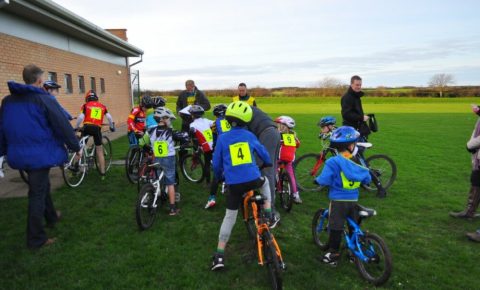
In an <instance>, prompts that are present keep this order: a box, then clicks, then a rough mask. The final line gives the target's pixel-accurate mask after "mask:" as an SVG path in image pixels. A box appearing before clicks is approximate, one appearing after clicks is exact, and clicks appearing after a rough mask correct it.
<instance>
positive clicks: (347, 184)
mask: <svg viewBox="0 0 480 290" xmlns="http://www.w3.org/2000/svg"><path fill="white" fill-rule="evenodd" d="M340 176H341V177H342V185H343V188H345V189H357V188H359V187H360V182H359V181H350V180H348V179H347V177H346V176H345V174H344V173H343V172H340Z"/></svg>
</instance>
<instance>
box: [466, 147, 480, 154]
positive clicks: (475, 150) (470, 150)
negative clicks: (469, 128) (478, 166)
mask: <svg viewBox="0 0 480 290" xmlns="http://www.w3.org/2000/svg"><path fill="white" fill-rule="evenodd" d="M466 148H467V151H468V152H470V153H472V154H475V152H477V150H478V149H470V148H468V146H467V147H466Z"/></svg>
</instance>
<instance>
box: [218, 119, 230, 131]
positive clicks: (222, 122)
mask: <svg viewBox="0 0 480 290" xmlns="http://www.w3.org/2000/svg"><path fill="white" fill-rule="evenodd" d="M220 126H221V127H222V132H228V131H230V129H232V126H230V123H228V121H227V120H220Z"/></svg>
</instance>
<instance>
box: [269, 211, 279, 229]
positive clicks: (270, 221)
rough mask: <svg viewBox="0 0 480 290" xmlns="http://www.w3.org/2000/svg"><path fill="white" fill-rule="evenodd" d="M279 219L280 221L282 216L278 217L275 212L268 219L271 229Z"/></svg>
mask: <svg viewBox="0 0 480 290" xmlns="http://www.w3.org/2000/svg"><path fill="white" fill-rule="evenodd" d="M279 221H280V218H279V217H277V216H276V215H275V214H272V216H271V217H270V219H269V220H268V227H269V228H271V229H274V228H275V227H276V226H277V224H278V222H279Z"/></svg>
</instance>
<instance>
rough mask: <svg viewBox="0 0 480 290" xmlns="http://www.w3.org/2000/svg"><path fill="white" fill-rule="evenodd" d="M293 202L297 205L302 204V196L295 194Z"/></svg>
mask: <svg viewBox="0 0 480 290" xmlns="http://www.w3.org/2000/svg"><path fill="white" fill-rule="evenodd" d="M293 202H294V203H296V204H301V203H302V202H303V201H302V199H301V198H300V195H298V193H297V194H295V193H294V194H293Z"/></svg>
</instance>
